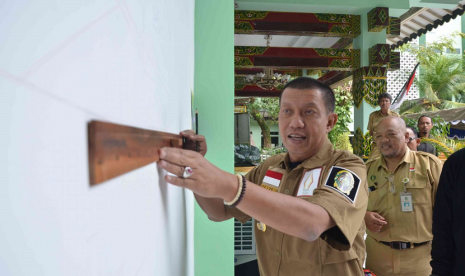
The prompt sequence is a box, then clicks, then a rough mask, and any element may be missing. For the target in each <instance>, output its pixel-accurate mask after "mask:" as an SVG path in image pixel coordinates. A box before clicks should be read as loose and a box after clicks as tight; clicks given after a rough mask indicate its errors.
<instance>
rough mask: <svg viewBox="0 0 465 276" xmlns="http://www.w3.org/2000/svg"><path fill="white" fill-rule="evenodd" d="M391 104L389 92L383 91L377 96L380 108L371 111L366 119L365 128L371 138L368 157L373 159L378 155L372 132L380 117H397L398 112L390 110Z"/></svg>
mask: <svg viewBox="0 0 465 276" xmlns="http://www.w3.org/2000/svg"><path fill="white" fill-rule="evenodd" d="M391 104H392V96H391V95H390V94H389V93H383V94H381V95H379V96H378V105H379V107H380V110H376V111H373V112H371V114H370V118H369V119H368V126H367V130H368V131H369V132H370V135H371V137H372V138H373V139H372V144H371V152H370V159H375V158H377V157H379V150H378V148H377V147H376V141H375V139H374V132H375V129H376V127H377V126H378V123H379V121H380V120H381V119H383V118H385V117H388V116H395V117H399V114H397V113H396V112H394V111H392V110H390V109H389V108H390V107H391Z"/></svg>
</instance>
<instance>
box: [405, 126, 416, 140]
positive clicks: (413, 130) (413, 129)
mask: <svg viewBox="0 0 465 276" xmlns="http://www.w3.org/2000/svg"><path fill="white" fill-rule="evenodd" d="M407 128H408V129H410V130H412V132H413V136H414V137H413V138H415V139H416V138H418V131H417V130H416V129H415V128H414V127H411V126H407Z"/></svg>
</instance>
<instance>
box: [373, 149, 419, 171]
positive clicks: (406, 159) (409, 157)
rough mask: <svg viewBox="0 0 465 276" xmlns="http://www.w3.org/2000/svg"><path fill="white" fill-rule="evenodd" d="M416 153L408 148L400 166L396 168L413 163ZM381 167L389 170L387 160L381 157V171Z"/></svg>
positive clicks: (379, 164) (379, 162) (379, 161)
mask: <svg viewBox="0 0 465 276" xmlns="http://www.w3.org/2000/svg"><path fill="white" fill-rule="evenodd" d="M413 155H414V152H413V151H411V150H410V149H409V148H408V147H407V150H406V151H405V154H404V156H403V157H402V159H401V160H400V162H399V164H398V165H397V166H396V168H397V167H398V166H400V165H401V164H402V163H407V164H410V163H413V158H414V156H413ZM379 167H383V168H384V169H386V170H387V166H386V160H384V157H383V156H382V155H381V157H380V158H379V160H378V166H377V168H378V169H379Z"/></svg>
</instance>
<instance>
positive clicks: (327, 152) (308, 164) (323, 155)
mask: <svg viewBox="0 0 465 276" xmlns="http://www.w3.org/2000/svg"><path fill="white" fill-rule="evenodd" d="M333 151H334V147H333V144H331V141H329V139H327V138H326V139H325V141H324V142H323V145H322V146H321V149H320V150H319V151H318V152H317V153H316V154H315V155H313V156H312V157H310V158H307V159H306V160H304V161H303V162H302V164H300V165H299V166H302V167H304V168H306V169H307V168H313V167H315V164H314V162H315V161H317V160H326V159H328V158H330V157H331V156H332V155H333ZM290 161H291V159H290V157H289V153H286V155H285V156H284V158H283V160H282V161H281V162H279V164H278V167H281V168H283V169H287V168H289V167H290V166H289V162H290ZM319 163H320V164H322V163H321V162H319ZM299 166H298V167H299Z"/></svg>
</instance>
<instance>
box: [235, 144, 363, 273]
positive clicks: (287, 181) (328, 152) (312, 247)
mask: <svg viewBox="0 0 465 276" xmlns="http://www.w3.org/2000/svg"><path fill="white" fill-rule="evenodd" d="M273 175H274V177H275V178H276V177H277V178H279V176H282V178H281V181H280V182H279V184H278V186H273V185H269V183H268V182H273V181H270V180H269V179H270V176H271V177H273ZM247 179H248V180H249V181H251V182H253V183H256V184H257V185H261V186H262V187H264V188H267V189H270V190H274V191H276V192H279V193H283V194H286V195H289V196H294V197H299V198H300V199H302V200H306V201H308V202H311V203H314V204H318V205H320V206H322V207H323V208H324V209H325V210H326V211H327V212H328V213H329V215H330V216H331V218H332V219H333V220H334V221H335V223H336V226H335V227H333V228H331V229H329V230H327V231H326V232H325V233H323V234H322V235H321V236H320V238H319V239H317V240H316V241H313V242H309V241H305V240H303V239H300V238H297V237H294V236H291V235H287V234H284V233H282V232H279V231H277V230H275V229H273V228H271V227H269V226H267V228H266V231H265V232H262V231H260V230H259V229H258V228H257V226H256V225H255V226H254V229H255V239H256V243H257V256H258V263H259V269H260V275H261V276H278V275H279V276H300V275H313V276H322V275H346V276H351V275H357V276H362V275H363V268H362V267H363V262H364V259H365V243H364V240H363V236H364V231H365V222H364V220H363V218H364V215H365V211H366V207H367V201H368V187H367V184H366V170H365V165H364V163H363V161H362V160H361V159H360V158H359V157H357V156H355V155H353V154H351V153H349V152H347V151H341V150H335V149H334V148H333V146H332V144H331V143H330V142H329V140H327V141H326V143H325V144H324V146H323V147H322V148H321V150H320V151H319V152H318V153H317V154H316V155H315V156H313V157H311V158H309V159H307V160H305V161H304V162H303V163H302V164H300V165H299V166H297V167H296V168H295V169H293V170H290V169H289V156H288V154H280V155H275V156H272V157H270V158H268V159H267V160H266V161H265V162H264V163H263V164H261V165H260V166H258V167H256V168H255V169H253V170H252V171H250V172H249V173H248V174H247ZM345 179H346V180H347V179H349V180H350V179H352V180H355V181H354V182H353V185H352V186H350V185H349V186H347V185H346V184H347V183H350V181H349V180H348V181H345ZM336 180H337V181H336ZM336 182H337V183H338V185H336ZM344 183H345V184H344ZM275 184H276V183H275ZM339 185H340V186H339ZM338 187H339V188H338ZM313 189H314V190H313ZM311 191H313V193H311ZM344 192H345V193H344ZM310 194H312V195H310ZM228 212H229V213H230V214H232V215H233V216H234V217H235V218H237V219H238V220H239V221H241V222H242V223H245V222H246V221H248V220H249V219H250V218H251V217H250V216H248V215H246V214H244V213H242V212H241V211H240V210H238V209H236V208H229V209H228ZM310 223H311V222H310ZM315 223H318V222H315Z"/></svg>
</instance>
